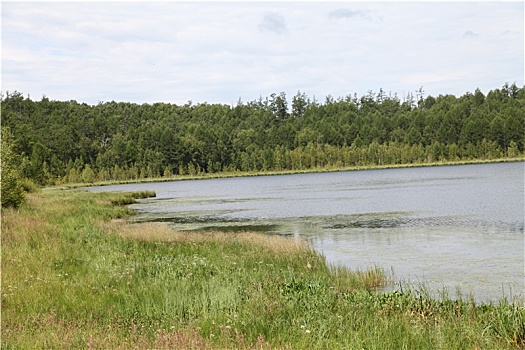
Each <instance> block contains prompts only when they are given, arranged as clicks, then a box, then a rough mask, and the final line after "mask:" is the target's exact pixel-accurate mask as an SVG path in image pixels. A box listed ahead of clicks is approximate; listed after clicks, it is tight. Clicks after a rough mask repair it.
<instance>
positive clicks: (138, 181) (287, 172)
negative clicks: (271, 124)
mask: <svg viewBox="0 0 525 350" xmlns="http://www.w3.org/2000/svg"><path fill="white" fill-rule="evenodd" d="M513 162H525V157H519V158H497V159H471V160H460V161H443V162H432V163H409V164H385V165H365V166H350V167H344V168H311V169H304V170H282V171H259V172H242V171H236V172H218V173H211V174H208V173H205V174H202V175H173V176H171V177H157V178H142V179H134V180H133V179H132V180H111V181H100V182H93V183H71V184H67V183H64V184H58V185H54V186H46V187H49V188H65V189H75V188H84V187H99V186H100V187H103V186H113V185H127V184H141V183H152V182H169V181H188V180H207V179H227V178H237V177H256V176H279V175H296V174H313V173H332V172H344V171H366V170H384V169H405V168H407V169H408V168H424V167H438V166H459V165H470V164H491V163H513Z"/></svg>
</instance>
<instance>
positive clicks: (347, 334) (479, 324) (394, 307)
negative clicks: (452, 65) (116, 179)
mask: <svg viewBox="0 0 525 350" xmlns="http://www.w3.org/2000/svg"><path fill="white" fill-rule="evenodd" d="M144 195H146V194H144ZM149 195H151V193H150V194H149ZM116 198H119V195H118V194H108V193H89V192H80V191H64V190H45V191H41V192H38V193H31V194H29V195H28V202H27V203H26V204H25V205H24V206H23V207H22V208H20V209H19V210H12V209H9V210H4V211H2V284H1V286H2V291H1V293H2V330H1V332H2V333H1V335H2V340H1V342H2V343H1V345H2V349H34V348H45V349H53V348H55V349H63V348H78V349H85V348H88V349H109V348H111V349H119V348H120V349H129V348H140V349H147V348H165V349H167V348H169V349H206V348H208V349H224V348H228V349H252V348H253V349H264V348H288V349H312V348H320V349H342V348H347V349H361V348H364V349H402V348H407V349H485V348H486V349H523V348H525V310H524V307H523V304H518V303H511V302H508V301H506V300H502V301H501V302H500V303H498V304H482V305H476V304H475V303H474V302H473V301H469V300H467V301H462V300H459V301H454V300H450V299H447V298H441V299H433V298H431V297H430V296H429V295H428V294H427V293H424V292H423V293H422V292H415V291H404V292H391V293H386V294H384V293H377V292H374V289H375V287H377V286H380V285H382V284H384V283H385V282H386V277H385V274H384V273H383V272H382V270H381V269H379V268H376V269H372V270H370V271H349V270H348V269H346V268H342V267H334V266H328V265H327V264H326V262H325V260H324V258H323V257H322V256H321V255H319V254H317V253H316V252H315V251H313V250H312V249H311V248H310V247H309V246H308V245H307V244H306V243H305V242H303V241H296V240H294V239H291V238H284V237H279V236H267V235H263V234H256V233H250V232H238V233H221V232H207V233H204V232H201V233H194V232H192V233H189V232H188V233H181V232H177V233H176V232H171V231H170V230H169V229H168V228H167V227H166V226H165V225H162V224H153V223H149V224H128V223H126V222H125V221H123V220H117V219H119V218H124V217H126V216H127V215H130V214H131V212H130V211H129V209H127V208H126V207H123V206H116V205H113V204H112V202H114V201H115V199H116ZM129 198H133V195H129Z"/></svg>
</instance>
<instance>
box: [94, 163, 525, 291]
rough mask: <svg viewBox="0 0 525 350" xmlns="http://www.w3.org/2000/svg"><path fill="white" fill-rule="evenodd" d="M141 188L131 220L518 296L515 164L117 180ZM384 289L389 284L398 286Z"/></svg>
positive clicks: (524, 276)
mask: <svg viewBox="0 0 525 350" xmlns="http://www.w3.org/2000/svg"><path fill="white" fill-rule="evenodd" d="M140 189H149V190H154V191H155V192H156V193H157V197H156V198H154V199H147V200H143V201H142V202H141V203H140V204H136V205H133V206H132V207H133V208H134V209H136V210H137V211H138V212H139V215H138V216H137V217H135V218H134V220H138V221H166V222H169V223H170V225H171V226H172V227H173V228H174V229H176V230H188V229H222V230H236V231H238V230H246V229H249V230H261V231H265V232H269V233H277V234H285V235H293V236H296V237H301V238H306V239H309V240H311V242H312V244H313V246H314V247H315V249H316V250H318V251H320V252H321V253H323V254H324V255H325V256H326V259H327V260H328V261H329V262H330V263H334V264H342V265H346V266H349V267H351V268H359V269H366V268H368V267H372V266H379V267H382V268H384V269H385V270H386V271H387V272H388V273H391V274H393V277H394V278H395V279H396V280H397V281H401V282H402V283H405V284H411V285H416V286H417V285H420V284H423V285H425V286H426V287H427V288H429V289H430V290H431V291H434V292H438V291H440V290H443V289H445V290H448V291H449V295H450V296H451V297H455V296H456V290H457V288H460V289H461V290H462V291H463V293H473V294H474V296H475V298H476V300H478V301H490V300H497V299H499V298H501V297H502V296H506V297H510V296H523V293H524V280H525V272H524V269H525V265H524V250H525V246H524V163H523V162H520V163H498V164H481V165H462V166H444V167H427V168H408V169H386V170H371V171H354V172H335V173H315V174H301V175H281V176H260V177H249V178H231V179H210V180H196V181H174V182H160V183H149V184H134V185H118V186H109V187H100V188H95V189H91V190H102V191H130V190H140ZM398 287H399V286H398V285H397V286H393V287H392V288H398Z"/></svg>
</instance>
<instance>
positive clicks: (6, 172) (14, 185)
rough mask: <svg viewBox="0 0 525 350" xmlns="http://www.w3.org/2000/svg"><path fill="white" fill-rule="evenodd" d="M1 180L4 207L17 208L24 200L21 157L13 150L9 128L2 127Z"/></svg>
mask: <svg viewBox="0 0 525 350" xmlns="http://www.w3.org/2000/svg"><path fill="white" fill-rule="evenodd" d="M0 138H1V139H2V141H1V154H2V156H1V160H0V182H1V193H0V196H1V198H2V200H1V202H2V208H5V207H14V208H17V207H19V206H20V204H22V203H23V202H24V199H25V197H24V191H23V189H22V186H21V185H20V180H21V178H20V172H19V171H18V168H19V165H20V159H19V157H18V156H17V155H16V154H15V153H14V152H13V146H14V144H13V137H12V135H11V134H10V131H9V130H8V129H7V128H4V127H2V130H1V134H0Z"/></svg>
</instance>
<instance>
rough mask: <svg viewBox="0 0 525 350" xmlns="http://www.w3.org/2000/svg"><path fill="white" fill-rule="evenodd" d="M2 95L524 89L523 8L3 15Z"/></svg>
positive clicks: (132, 98)
mask: <svg viewBox="0 0 525 350" xmlns="http://www.w3.org/2000/svg"><path fill="white" fill-rule="evenodd" d="M1 30H2V41H1V42H2V44H1V49H2V51H1V55H2V60H1V72H2V75H1V76H2V79H1V82H2V84H1V91H2V93H5V92H6V91H9V92H12V91H15V90H16V91H18V92H21V93H23V94H24V96H26V97H27V96H29V97H30V98H31V99H32V100H35V101H39V100H41V99H42V97H43V96H46V97H48V98H49V99H51V100H60V101H69V100H75V101H77V102H80V103H82V102H85V103H88V104H91V105H94V104H97V103H100V102H109V101H117V102H133V103H138V104H143V103H155V102H166V103H175V104H178V105H181V104H185V103H187V102H189V101H191V102H192V103H193V104H197V103H221V104H230V105H236V104H237V103H238V101H239V100H241V101H242V102H250V101H254V100H258V99H259V98H260V97H262V98H266V97H270V95H271V94H272V93H277V94H279V93H280V92H284V93H285V94H286V95H287V98H288V99H289V100H291V98H292V97H293V96H294V95H296V94H297V93H298V91H300V92H301V93H304V94H306V96H308V97H309V98H311V99H313V98H314V97H315V98H316V100H318V101H319V102H324V100H325V98H326V96H332V97H333V98H335V99H337V98H340V97H345V96H348V95H352V96H353V95H354V94H357V95H358V96H359V97H361V96H364V95H366V94H368V93H369V92H370V91H372V92H374V93H377V92H378V91H379V90H380V89H382V90H383V91H385V92H386V93H387V94H392V95H393V94H397V95H398V96H399V97H403V96H406V95H407V94H408V93H412V94H414V95H415V94H416V90H420V89H421V88H422V90H423V91H424V93H425V96H428V95H432V96H434V97H436V96H438V95H446V94H453V95H456V96H461V95H463V94H465V93H466V92H474V91H475V90H476V89H477V88H479V89H480V90H481V91H482V92H483V93H487V92H488V91H490V90H493V89H499V88H501V87H502V86H503V85H504V84H505V83H506V82H508V83H510V84H512V83H516V85H518V86H519V87H522V86H523V84H524V33H523V32H524V2H523V1H512V2H501V1H497V2H486V1H481V2H477V1H466V2H455V1H451V2H428V1H421V2H417V1H408V2H397V1H387V2H356V1H338V2H321V1H308V2H298V1H285V2H254V1H229V2H218V1H205V2H195V1H189V2H180V1H177V2H175V1H162V2H149V1H148V2H138V1H132V2H126V1H116V2H99V1H94V2H93V1H92V2H77V1H73V2H64V1H53V2H44V1H37V2H19V1H2V3H1Z"/></svg>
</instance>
